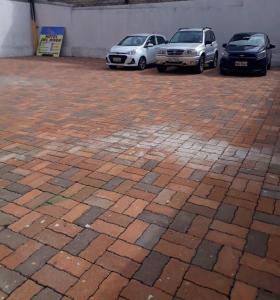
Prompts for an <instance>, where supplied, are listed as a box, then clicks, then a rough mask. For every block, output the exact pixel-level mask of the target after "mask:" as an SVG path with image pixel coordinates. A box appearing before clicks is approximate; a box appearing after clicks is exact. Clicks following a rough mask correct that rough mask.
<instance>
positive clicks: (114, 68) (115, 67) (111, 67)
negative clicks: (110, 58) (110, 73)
mask: <svg viewBox="0 0 280 300" xmlns="http://www.w3.org/2000/svg"><path fill="white" fill-rule="evenodd" d="M109 68H110V69H111V70H116V69H117V66H109Z"/></svg>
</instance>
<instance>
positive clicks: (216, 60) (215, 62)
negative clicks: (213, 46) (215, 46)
mask: <svg viewBox="0 0 280 300" xmlns="http://www.w3.org/2000/svg"><path fill="white" fill-rule="evenodd" d="M218 58H219V57H218V52H216V53H215V56H214V59H213V61H211V62H210V64H209V66H210V68H213V69H214V68H216V67H217V66H218Z"/></svg>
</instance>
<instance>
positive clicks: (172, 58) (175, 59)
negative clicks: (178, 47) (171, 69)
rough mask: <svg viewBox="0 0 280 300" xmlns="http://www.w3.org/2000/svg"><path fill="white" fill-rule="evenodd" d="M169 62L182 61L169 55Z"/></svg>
mask: <svg viewBox="0 0 280 300" xmlns="http://www.w3.org/2000/svg"><path fill="white" fill-rule="evenodd" d="M168 62H169V63H174V62H180V59H179V58H177V57H168Z"/></svg>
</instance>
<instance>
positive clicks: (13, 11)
mask: <svg viewBox="0 0 280 300" xmlns="http://www.w3.org/2000/svg"><path fill="white" fill-rule="evenodd" d="M32 52H33V48H32V36H31V20H30V8H29V4H28V3H26V2H18V1H9V0H0V57H7V56H28V55H32Z"/></svg>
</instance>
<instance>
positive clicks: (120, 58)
mask: <svg viewBox="0 0 280 300" xmlns="http://www.w3.org/2000/svg"><path fill="white" fill-rule="evenodd" d="M109 59H110V62H111V63H116V64H124V63H125V61H126V59H127V56H126V55H109Z"/></svg>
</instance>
